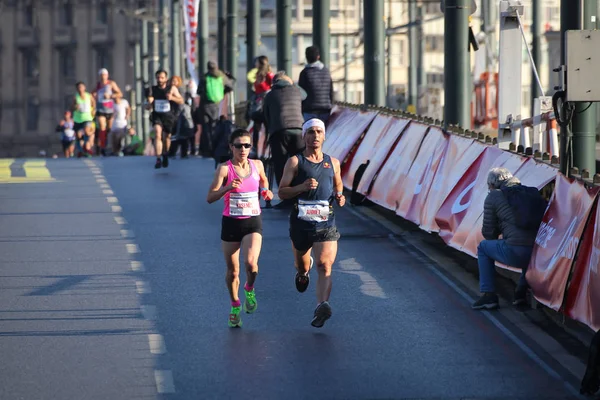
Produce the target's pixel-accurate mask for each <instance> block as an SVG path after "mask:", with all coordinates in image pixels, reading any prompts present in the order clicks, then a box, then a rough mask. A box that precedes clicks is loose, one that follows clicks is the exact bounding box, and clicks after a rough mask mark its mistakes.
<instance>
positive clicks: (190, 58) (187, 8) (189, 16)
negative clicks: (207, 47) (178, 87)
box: [181, 0, 200, 95]
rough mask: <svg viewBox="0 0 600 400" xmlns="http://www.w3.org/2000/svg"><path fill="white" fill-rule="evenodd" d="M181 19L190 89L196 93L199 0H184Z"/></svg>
mask: <svg viewBox="0 0 600 400" xmlns="http://www.w3.org/2000/svg"><path fill="white" fill-rule="evenodd" d="M181 3H182V4H183V21H184V24H185V59H186V61H187V67H188V73H189V75H190V85H189V86H190V91H192V94H193V95H195V94H196V89H197V87H198V75H197V73H196V57H197V56H198V37H197V31H198V11H199V7H200V0H184V1H182V2H181Z"/></svg>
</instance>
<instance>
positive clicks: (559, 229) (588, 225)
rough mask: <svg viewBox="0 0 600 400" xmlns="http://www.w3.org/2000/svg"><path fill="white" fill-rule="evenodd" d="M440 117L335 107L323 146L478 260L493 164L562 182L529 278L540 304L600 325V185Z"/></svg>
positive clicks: (536, 179)
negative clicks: (445, 125) (444, 124)
mask: <svg viewBox="0 0 600 400" xmlns="http://www.w3.org/2000/svg"><path fill="white" fill-rule="evenodd" d="M432 122H433V121H428V120H417V119H416V118H415V116H410V115H407V114H398V113H393V112H391V110H386V109H370V108H358V107H356V106H351V105H347V104H340V105H336V106H335V107H334V109H333V110H332V115H331V119H330V122H329V123H328V127H327V136H326V140H325V143H324V146H323V150H324V151H325V152H326V153H328V154H330V155H332V156H334V157H336V158H338V159H339V160H340V161H341V162H342V179H343V182H344V186H345V187H346V188H349V189H353V191H354V192H356V193H357V194H360V195H362V196H364V197H365V198H366V199H368V200H370V201H372V202H373V203H375V204H378V205H380V206H382V207H385V208H387V209H389V210H392V211H394V212H395V213H396V214H397V215H399V216H401V217H403V218H405V219H407V220H410V221H412V222H414V223H415V224H417V225H419V227H420V228H421V229H423V230H424V231H427V232H436V233H438V234H439V236H440V237H441V238H442V239H443V240H444V241H445V242H446V243H447V244H448V245H449V246H451V247H453V248H455V249H457V250H460V251H462V252H464V253H466V254H468V255H470V256H473V257H476V256H477V245H478V243H479V242H480V241H481V240H483V237H482V235H481V225H482V218H483V203H484V200H485V198H486V196H487V193H488V187H487V175H488V171H489V169H490V168H492V167H505V168H507V169H509V170H510V171H511V172H512V173H513V174H514V175H515V176H516V177H518V178H519V179H520V180H521V182H522V183H523V184H524V185H527V186H534V187H536V188H538V189H539V190H542V189H543V188H547V187H549V186H551V185H555V189H554V191H553V193H552V196H551V198H550V202H549V206H548V209H547V212H546V215H545V217H544V222H543V223H542V225H541V227H540V229H539V232H538V235H537V240H536V245H535V248H534V252H533V256H532V258H531V263H530V267H529V269H528V272H527V275H526V276H527V279H528V281H529V282H530V284H531V287H532V292H533V294H534V296H535V297H536V299H537V300H538V301H540V302H541V303H542V304H544V305H546V306H548V307H550V308H552V309H554V310H556V311H559V312H562V313H563V314H565V315H567V316H569V317H570V318H572V319H575V320H577V321H580V322H582V323H584V324H586V325H588V326H589V327H590V328H592V329H594V330H595V331H598V330H599V329H600V276H599V275H598V263H599V262H600V232H598V229H596V226H597V225H596V224H597V222H598V221H600V209H599V207H598V206H597V201H598V190H599V189H595V188H592V189H588V186H591V185H587V186H585V185H584V184H582V183H581V182H580V180H575V179H573V178H567V177H565V176H563V175H561V174H560V173H559V172H558V169H557V168H556V165H554V164H550V163H549V162H545V161H542V160H541V159H538V158H535V157H533V156H526V155H524V154H520V153H515V152H510V151H504V150H500V149H499V148H498V147H497V146H495V145H493V144H492V143H491V142H492V139H490V138H487V139H486V138H483V137H481V135H477V134H475V133H473V132H467V133H466V134H465V132H463V133H462V134H458V133H448V132H445V131H444V130H443V129H442V128H441V127H439V126H437V125H435V124H434V123H432ZM548 125H551V124H548ZM512 147H514V146H512ZM531 152H532V151H530V152H529V153H531ZM543 158H544V159H549V158H550V154H544V157H543ZM553 159H554V160H556V158H553ZM498 266H499V267H500V268H506V269H510V270H513V271H519V270H518V269H515V268H513V267H511V266H508V265H501V264H498Z"/></svg>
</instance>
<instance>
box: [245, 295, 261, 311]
mask: <svg viewBox="0 0 600 400" xmlns="http://www.w3.org/2000/svg"><path fill="white" fill-rule="evenodd" d="M244 292H245V293H246V301H245V302H244V309H245V310H246V313H247V314H252V313H253V312H254V311H256V309H257V308H258V303H257V302H256V293H255V292H254V289H252V290H251V291H250V292H249V291H247V290H246V289H244Z"/></svg>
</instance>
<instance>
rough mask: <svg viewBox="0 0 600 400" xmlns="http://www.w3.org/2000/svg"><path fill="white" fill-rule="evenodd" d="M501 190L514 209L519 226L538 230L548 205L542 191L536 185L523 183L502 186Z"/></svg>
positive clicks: (529, 229)
mask: <svg viewBox="0 0 600 400" xmlns="http://www.w3.org/2000/svg"><path fill="white" fill-rule="evenodd" d="M501 190H502V193H503V194H504V197H505V198H506V201H507V202H508V205H509V206H510V207H511V209H512V210H513V213H514V216H515V221H516V224H517V227H519V228H521V229H524V230H528V231H537V230H538V229H539V228H540V224H541V223H542V219H543V218H544V213H545V212H546V207H547V206H548V202H547V201H546V200H545V199H544V198H543V197H542V195H541V194H540V192H539V191H538V190H537V189H536V188H534V187H531V186H524V185H521V184H518V185H512V186H502V188H501Z"/></svg>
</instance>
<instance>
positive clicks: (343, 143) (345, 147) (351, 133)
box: [323, 110, 377, 163]
mask: <svg viewBox="0 0 600 400" xmlns="http://www.w3.org/2000/svg"><path fill="white" fill-rule="evenodd" d="M344 116H345V115H341V116H340V117H339V120H338V121H340V120H341V119H342V118H344ZM376 116H377V112H376V111H368V112H361V111H358V110H356V111H354V110H353V113H352V118H347V119H344V121H345V125H344V127H341V126H340V125H338V124H336V128H335V129H332V130H329V131H328V132H326V135H325V142H324V143H323V152H325V153H327V154H329V155H330V156H332V157H335V158H337V159H338V160H340V163H343V162H344V160H345V159H346V157H348V156H350V157H351V156H352V154H351V153H352V151H353V150H356V148H354V145H355V144H356V142H357V141H358V139H360V137H361V136H362V134H363V133H365V131H366V130H367V128H369V125H371V122H372V121H373V119H375V117H376ZM340 122H341V121H340ZM353 148H354V149H353Z"/></svg>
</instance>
